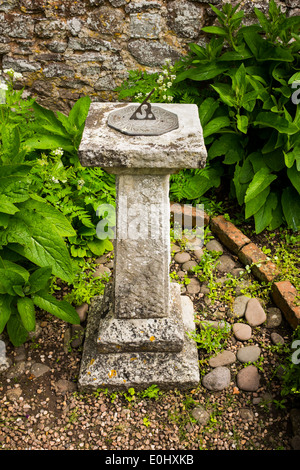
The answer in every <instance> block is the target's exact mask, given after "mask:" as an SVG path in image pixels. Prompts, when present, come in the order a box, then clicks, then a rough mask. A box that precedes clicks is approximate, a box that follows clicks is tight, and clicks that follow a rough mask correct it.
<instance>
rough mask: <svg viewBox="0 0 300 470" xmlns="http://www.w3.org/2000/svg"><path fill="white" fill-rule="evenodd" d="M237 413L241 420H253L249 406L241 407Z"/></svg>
mask: <svg viewBox="0 0 300 470" xmlns="http://www.w3.org/2000/svg"><path fill="white" fill-rule="evenodd" d="M239 414H240V417H241V419H242V420H243V421H253V419H254V413H253V411H252V410H249V408H241V409H240V411H239Z"/></svg>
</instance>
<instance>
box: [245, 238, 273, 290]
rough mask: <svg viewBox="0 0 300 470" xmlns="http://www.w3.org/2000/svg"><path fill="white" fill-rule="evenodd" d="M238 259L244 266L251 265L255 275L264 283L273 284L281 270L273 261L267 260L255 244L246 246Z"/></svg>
mask: <svg viewBox="0 0 300 470" xmlns="http://www.w3.org/2000/svg"><path fill="white" fill-rule="evenodd" d="M238 257H239V259H240V261H241V262H242V263H243V264H244V265H247V264H248V265H251V264H253V263H255V265H254V266H252V268H251V270H252V273H253V275H254V276H255V277H256V278H257V279H259V280H260V281H264V282H272V281H273V280H274V279H275V278H276V276H278V274H279V272H280V271H279V269H278V268H277V266H276V265H275V264H274V263H272V262H271V261H268V260H267V256H266V255H265V253H264V252H263V251H262V250H261V249H260V248H258V247H257V246H256V245H255V243H249V244H248V245H245V246H244V247H243V248H242V249H241V250H240V251H239V252H238Z"/></svg>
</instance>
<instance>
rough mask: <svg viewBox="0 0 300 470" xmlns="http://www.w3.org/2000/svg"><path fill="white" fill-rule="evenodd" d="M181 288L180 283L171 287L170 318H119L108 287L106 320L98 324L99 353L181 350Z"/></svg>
mask: <svg viewBox="0 0 300 470" xmlns="http://www.w3.org/2000/svg"><path fill="white" fill-rule="evenodd" d="M178 287H179V286H178V285H177V284H171V292H170V309H169V311H170V315H169V316H168V317H165V318H155V319H154V318H145V319H141V318H136V319H119V318H116V316H115V314H114V309H113V305H114V303H113V292H112V289H111V286H107V288H106V290H107V292H106V293H105V295H104V302H103V305H102V307H101V310H102V311H103V318H101V319H100V323H99V330H98V338H97V349H98V351H99V352H100V353H107V352H130V351H133V352H135V351H141V352H143V351H148V352H153V351H166V352H172V351H173V352H178V351H180V350H181V349H182V346H183V323H182V311H181V303H180V296H179V290H178ZM106 310H108V312H107V313H105V312H106Z"/></svg>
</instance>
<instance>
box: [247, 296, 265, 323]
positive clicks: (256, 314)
mask: <svg viewBox="0 0 300 470" xmlns="http://www.w3.org/2000/svg"><path fill="white" fill-rule="evenodd" d="M245 318H246V320H247V322H248V323H249V325H250V326H259V325H262V324H263V323H264V322H265V321H266V318H267V316H266V313H265V311H264V309H263V308H262V306H261V304H260V302H259V300H258V299H256V298H253V299H250V300H249V302H248V303H247V307H246V311H245Z"/></svg>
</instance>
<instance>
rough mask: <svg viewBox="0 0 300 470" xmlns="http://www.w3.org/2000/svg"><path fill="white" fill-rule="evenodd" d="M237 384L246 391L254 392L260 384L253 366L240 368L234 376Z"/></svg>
mask: <svg viewBox="0 0 300 470" xmlns="http://www.w3.org/2000/svg"><path fill="white" fill-rule="evenodd" d="M236 380H237V386H238V387H239V388H240V389H241V390H244V391H246V392H256V391H257V390H258V388H259V385H260V376H259V373H258V370H257V368H256V367H255V366H253V365H250V366H247V367H245V368H244V369H241V370H240V371H239V372H238V373H237V376H236Z"/></svg>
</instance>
